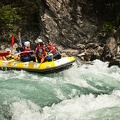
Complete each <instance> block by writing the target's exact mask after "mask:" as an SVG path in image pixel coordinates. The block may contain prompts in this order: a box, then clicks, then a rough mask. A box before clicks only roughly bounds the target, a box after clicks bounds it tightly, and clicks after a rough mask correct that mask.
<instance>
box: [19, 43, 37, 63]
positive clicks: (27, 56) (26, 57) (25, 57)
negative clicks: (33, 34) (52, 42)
mask: <svg viewBox="0 0 120 120" xmlns="http://www.w3.org/2000/svg"><path fill="white" fill-rule="evenodd" d="M22 47H23V50H21V52H20V60H21V61H22V62H27V61H33V62H35V61H36V60H35V57H34V56H32V55H31V54H32V53H33V52H32V51H31V49H30V42H29V41H26V42H24V44H23V46H22Z"/></svg>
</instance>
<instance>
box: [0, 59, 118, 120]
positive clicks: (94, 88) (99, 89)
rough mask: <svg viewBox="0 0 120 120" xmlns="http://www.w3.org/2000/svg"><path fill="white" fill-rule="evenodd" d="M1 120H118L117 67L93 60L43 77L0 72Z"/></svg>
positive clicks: (41, 75)
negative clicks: (91, 62) (90, 62)
mask: <svg viewBox="0 0 120 120" xmlns="http://www.w3.org/2000/svg"><path fill="white" fill-rule="evenodd" d="M0 120H120V68H118V67H117V66H112V67H111V68H108V67H107V63H103V62H101V61H99V60H95V61H94V62H93V65H90V64H84V65H79V66H78V65H77V64H76V63H74V64H73V66H72V67H71V68H69V69H66V70H64V71H62V72H59V73H52V74H44V75H43V74H38V73H29V72H25V71H14V70H11V71H0Z"/></svg>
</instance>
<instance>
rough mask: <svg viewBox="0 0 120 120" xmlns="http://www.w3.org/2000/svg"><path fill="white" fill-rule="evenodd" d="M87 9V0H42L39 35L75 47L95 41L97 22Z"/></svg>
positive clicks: (44, 38)
mask: <svg viewBox="0 0 120 120" xmlns="http://www.w3.org/2000/svg"><path fill="white" fill-rule="evenodd" d="M87 11H88V5H87V2H86V1H82V0H81V1H79V2H78V1H77V0H74V1H72V0H42V1H41V8H40V14H39V15H40V28H41V32H40V37H41V38H42V39H43V40H47V39H52V40H53V41H55V42H56V43H57V44H62V45H63V46H64V47H71V48H77V44H80V43H86V42H91V41H92V42H94V41H95V42H97V37H96V36H97V34H98V33H97V31H98V22H97V20H96V18H95V17H94V13H92V12H91V13H90V12H87ZM89 11H90V10H89Z"/></svg>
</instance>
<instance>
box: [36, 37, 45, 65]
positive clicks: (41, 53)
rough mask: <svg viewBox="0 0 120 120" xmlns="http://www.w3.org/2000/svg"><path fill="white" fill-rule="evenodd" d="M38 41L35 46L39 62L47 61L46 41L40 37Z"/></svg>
mask: <svg viewBox="0 0 120 120" xmlns="http://www.w3.org/2000/svg"><path fill="white" fill-rule="evenodd" d="M37 41H38V43H37V46H36V48H35V53H36V57H37V61H38V62H39V63H42V62H45V61H46V57H47V51H46V47H45V44H44V42H43V41H42V40H41V39H38V40H37Z"/></svg>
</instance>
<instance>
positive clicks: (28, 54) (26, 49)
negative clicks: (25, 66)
mask: <svg viewBox="0 0 120 120" xmlns="http://www.w3.org/2000/svg"><path fill="white" fill-rule="evenodd" d="M20 56H21V57H27V56H30V48H27V47H25V49H24V51H22V52H21V53H20Z"/></svg>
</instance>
